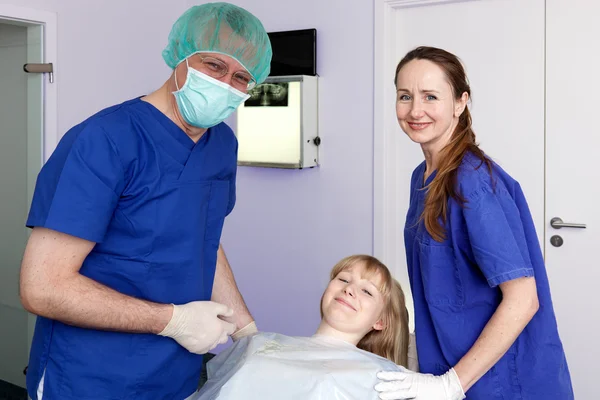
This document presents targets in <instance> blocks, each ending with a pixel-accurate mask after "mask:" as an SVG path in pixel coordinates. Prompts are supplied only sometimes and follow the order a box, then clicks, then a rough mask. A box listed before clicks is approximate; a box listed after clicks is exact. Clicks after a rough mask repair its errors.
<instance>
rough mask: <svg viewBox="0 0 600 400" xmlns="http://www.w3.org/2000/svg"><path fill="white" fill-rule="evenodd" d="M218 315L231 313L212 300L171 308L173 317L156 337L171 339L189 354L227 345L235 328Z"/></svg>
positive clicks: (231, 311) (227, 315)
mask: <svg viewBox="0 0 600 400" xmlns="http://www.w3.org/2000/svg"><path fill="white" fill-rule="evenodd" d="M219 315H221V316H223V317H231V316H232V315H233V310H231V309H230V308H229V307H227V306H225V305H223V304H220V303H215V302H213V301H193V302H191V303H187V304H184V305H179V306H177V305H173V316H172V317H171V320H170V321H169V323H168V324H167V326H166V327H165V329H163V331H162V332H160V333H159V335H161V336H166V337H170V338H172V339H174V340H175V341H177V343H179V344H180V345H181V346H183V347H184V348H186V349H187V350H188V351H189V352H190V353H196V354H204V353H207V352H209V351H210V350H212V349H214V348H215V347H217V345H219V344H223V343H226V342H227V340H228V339H229V336H230V335H231V334H232V333H233V332H234V331H235V325H234V324H231V323H229V322H227V321H223V320H222V319H220V318H219Z"/></svg>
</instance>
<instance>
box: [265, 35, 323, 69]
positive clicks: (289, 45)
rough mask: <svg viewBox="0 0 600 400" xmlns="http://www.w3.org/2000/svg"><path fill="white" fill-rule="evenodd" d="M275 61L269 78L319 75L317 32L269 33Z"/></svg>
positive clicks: (272, 63)
mask: <svg viewBox="0 0 600 400" xmlns="http://www.w3.org/2000/svg"><path fill="white" fill-rule="evenodd" d="M269 39H270V40H271V47H272V49H273V59H272V61H271V73H270V74H269V76H285V75H312V76H315V75H317V30H316V29H302V30H297V31H285V32H269Z"/></svg>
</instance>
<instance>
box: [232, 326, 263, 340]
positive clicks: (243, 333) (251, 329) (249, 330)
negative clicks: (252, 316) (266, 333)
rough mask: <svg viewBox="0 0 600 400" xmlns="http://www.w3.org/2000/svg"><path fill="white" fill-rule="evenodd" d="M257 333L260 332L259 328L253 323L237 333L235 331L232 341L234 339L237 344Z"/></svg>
mask: <svg viewBox="0 0 600 400" xmlns="http://www.w3.org/2000/svg"><path fill="white" fill-rule="evenodd" d="M257 332H258V328H257V327H256V322H254V321H252V322H250V323H249V324H248V325H246V326H245V327H243V328H241V329H238V330H237V331H235V332H234V333H233V335H231V339H233V341H234V342H237V341H238V340H240V339H241V338H243V337H245V336H250V335H253V334H255V333H257Z"/></svg>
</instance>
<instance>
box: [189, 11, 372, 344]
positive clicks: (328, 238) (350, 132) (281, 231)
mask: <svg viewBox="0 0 600 400" xmlns="http://www.w3.org/2000/svg"><path fill="white" fill-rule="evenodd" d="M194 4H200V3H198V2H192V1H190V2H188V5H189V6H191V5H194ZM235 4H237V5H239V6H241V7H244V8H246V9H247V10H248V11H250V12H252V13H253V14H255V15H256V16H257V17H258V18H259V19H261V21H262V22H263V24H264V26H265V28H266V29H267V31H281V30H292V29H303V28H316V29H317V36H318V43H317V49H318V57H317V59H318V68H317V71H318V73H319V75H320V79H319V131H320V134H321V137H322V140H323V142H322V145H321V154H320V158H321V163H322V166H321V167H319V168H316V169H310V170H292V171H290V170H281V169H268V168H250V167H239V168H238V181H237V182H238V191H237V196H238V200H237V205H236V208H235V209H234V211H233V213H232V214H231V215H230V216H229V218H228V219H227V221H226V223H225V231H224V234H223V239H222V242H223V245H224V247H225V250H226V253H227V256H228V258H229V261H230V263H231V265H232V269H233V271H234V273H235V276H236V280H237V282H238V285H239V287H240V290H241V291H242V294H243V295H244V298H245V300H246V302H247V304H248V306H249V307H250V311H251V312H252V313H253V315H254V317H255V318H256V320H257V324H258V327H259V329H261V330H264V331H276V332H279V333H284V334H289V335H311V334H313V333H314V331H315V329H316V327H317V325H318V322H319V300H320V297H321V294H322V292H323V290H324V288H325V286H326V285H327V282H328V275H329V271H330V269H331V268H332V267H333V265H334V264H335V263H336V262H337V261H338V260H339V259H341V258H342V257H345V256H347V255H350V254H355V253H369V254H371V253H372V247H373V245H372V240H373V212H372V208H373V89H372V87H373V2H372V1H371V0H360V1H353V2H347V1H341V0H327V1H322V0H303V1H298V0H294V1H292V0H238V1H235Z"/></svg>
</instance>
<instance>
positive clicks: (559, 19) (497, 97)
mask: <svg viewBox="0 0 600 400" xmlns="http://www.w3.org/2000/svg"><path fill="white" fill-rule="evenodd" d="M376 4H377V9H376V18H377V19H376V23H375V26H376V34H375V43H376V51H375V55H376V70H375V72H376V80H375V91H376V93H375V243H374V244H375V246H374V252H375V255H376V256H378V257H380V258H382V259H383V260H384V261H385V262H387V263H388V264H389V265H390V266H391V267H392V268H393V269H394V272H395V275H396V277H397V278H398V279H399V280H400V281H401V283H402V284H403V286H404V287H405V288H407V289H408V285H409V284H408V277H407V272H406V262H405V254H404V246H403V237H402V232H403V225H404V218H405V214H406V211H407V209H408V196H409V180H410V173H411V172H412V170H413V169H414V167H415V166H416V165H417V163H418V162H420V161H422V160H423V156H422V154H421V152H420V149H419V147H418V146H417V145H415V144H413V143H411V142H410V140H409V139H407V138H406V137H405V134H404V133H403V132H402V131H401V130H400V128H399V127H398V124H397V122H396V117H395V110H394V93H393V91H394V88H393V73H394V68H395V65H396V64H397V62H398V61H399V60H400V58H401V57H402V56H403V55H404V54H405V53H406V52H407V51H408V50H409V49H411V48H413V47H415V46H417V45H420V44H424V45H431V46H438V47H442V48H445V49H447V50H449V51H451V52H453V53H455V54H457V55H459V56H460V57H461V58H462V60H463V61H464V63H465V64H466V67H467V74H468V76H469V77H470V82H471V89H472V91H473V104H471V110H472V113H473V119H474V125H475V132H476V134H477V137H478V139H479V142H480V144H481V147H482V148H483V149H484V150H485V151H486V152H487V153H488V154H490V155H491V156H492V158H494V159H495V160H496V161H497V162H498V163H499V164H500V165H502V166H503V167H504V168H505V169H506V170H507V171H508V172H509V173H510V174H511V175H512V176H513V177H515V178H516V179H517V180H518V181H519V182H520V183H521V185H522V187H523V189H524V191H525V195H526V196H527V200H528V203H529V205H530V207H531V210H532V214H533V218H534V222H535V224H536V229H537V232H538V237H539V239H540V242H541V243H542V248H543V250H544V252H545V258H546V265H547V271H548V275H549V279H550V284H551V291H552V296H553V303H554V307H555V310H556V315H557V319H558V325H559V332H560V335H561V339H562V341H563V344H564V346H565V351H566V354H567V361H568V363H569V367H570V370H571V377H572V380H573V385H574V390H575V395H576V398H577V399H582V400H587V399H595V398H598V389H597V383H596V382H597V373H598V371H600V369H599V367H598V365H597V364H598V359H599V358H600V350H599V349H598V345H597V343H596V341H595V340H594V339H595V338H596V337H598V332H599V331H600V310H599V308H600V301H599V300H597V296H594V294H595V293H596V292H597V291H598V288H597V287H598V282H600V265H599V264H600V263H599V262H598V261H597V260H596V257H595V256H593V254H592V249H593V248H594V246H597V245H598V243H599V242H600V212H598V211H597V210H595V209H594V205H595V204H597V203H598V198H599V197H600V189H599V188H598V183H599V182H600V170H599V168H598V167H597V166H596V165H595V164H594V163H593V161H595V158H596V157H597V152H598V149H599V148H600V132H597V131H598V127H597V126H598V124H597V123H596V121H595V118H594V117H595V116H596V114H598V110H600V100H597V98H596V97H597V93H599V92H600V75H599V74H598V66H599V65H600V53H599V52H598V50H597V47H598V44H597V41H598V39H599V38H600V27H599V25H598V24H597V21H596V19H597V17H598V16H599V15H600V5H599V4H598V3H597V2H595V1H593V0H570V1H565V0H546V1H544V0H480V1H467V2H457V1H450V0H449V1H443V0H442V1H429V0H421V1H419V0H405V1H403V0H380V1H378V2H377V3H376ZM555 217H558V218H561V219H562V220H563V221H564V222H566V223H579V224H586V228H560V229H556V228H553V227H552V226H551V224H550V221H551V219H552V218H555ZM553 236H560V239H562V245H561V246H560V247H555V246H554V245H553V244H552V243H551V242H554V243H556V240H559V239H558V238H553ZM594 239H595V241H593V240H594Z"/></svg>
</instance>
